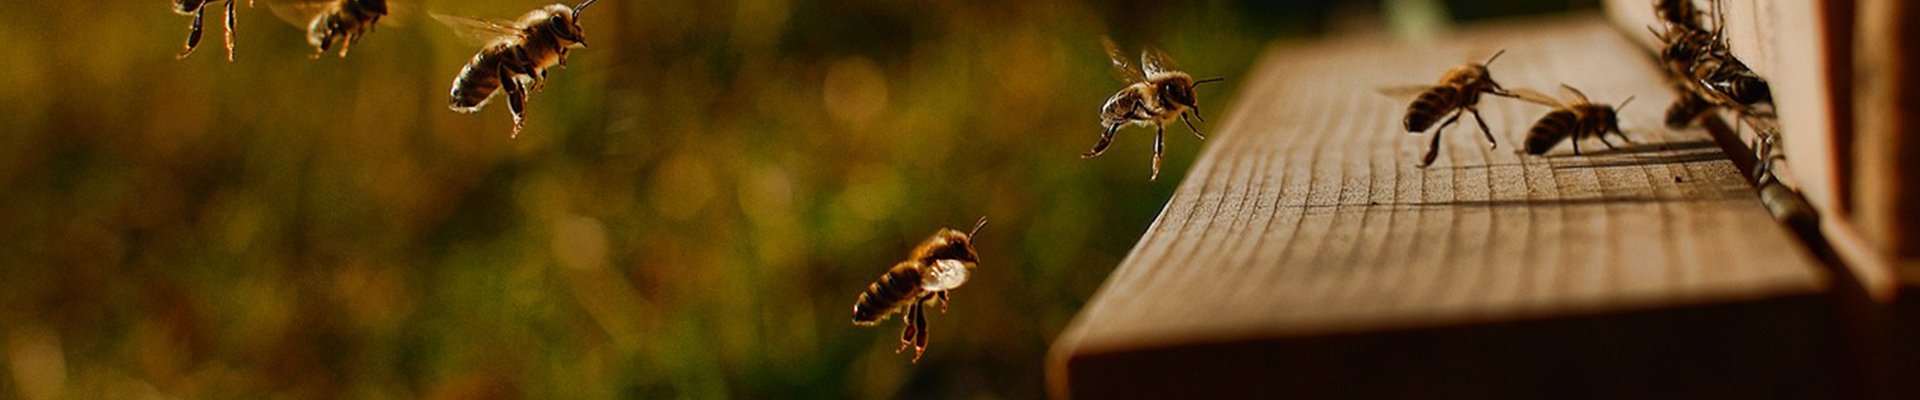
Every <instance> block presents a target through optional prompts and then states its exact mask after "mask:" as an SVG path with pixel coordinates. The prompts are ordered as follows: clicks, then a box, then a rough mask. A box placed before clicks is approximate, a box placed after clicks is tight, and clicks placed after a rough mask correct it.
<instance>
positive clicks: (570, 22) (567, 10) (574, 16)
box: [433, 0, 598, 137]
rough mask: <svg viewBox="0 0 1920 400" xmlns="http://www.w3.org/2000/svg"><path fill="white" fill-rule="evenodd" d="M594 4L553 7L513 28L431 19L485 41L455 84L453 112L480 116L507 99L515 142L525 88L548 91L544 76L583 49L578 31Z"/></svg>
mask: <svg viewBox="0 0 1920 400" xmlns="http://www.w3.org/2000/svg"><path fill="white" fill-rule="evenodd" d="M595 1H598V0H587V1H586V2H585V3H580V5H578V6H573V7H568V6H567V5H565V4H558V3H556V4H551V5H548V6H546V7H541V8H538V9H535V10H533V11H529V12H527V13H526V14H525V15H521V16H520V18H519V19H518V20H516V21H515V22H511V23H496V22H488V21H484V20H479V19H474V18H466V17H454V16H447V15H440V14H434V16H433V17H434V18H435V19H438V20H440V22H442V23H445V24H447V25H448V26H451V27H453V28H454V29H455V30H456V31H459V32H463V33H464V34H465V35H468V36H469V37H473V38H482V39H486V46H485V47H483V48H481V49H480V52H479V53H477V54H474V55H473V60H472V61H469V62H467V65H466V66H465V67H462V68H461V69H460V74H459V75H456V76H454V78H453V90H452V93H451V98H452V101H451V103H450V104H449V105H448V107H449V108H452V109H453V111H454V112H459V113H462V114H471V113H475V112H479V111H480V108H481V107H485V106H486V105H487V101H488V100H491V99H493V97H494V93H495V92H500V91H504V92H506V95H507V109H508V110H510V111H512V112H513V134H512V136H513V137H519V136H520V129H521V128H522V127H524V126H525V125H526V109H527V94H528V88H529V87H531V88H532V90H534V91H538V90H540V89H541V88H543V87H545V86H546V79H547V70H548V69H550V68H553V67H555V66H560V67H566V65H567V52H568V51H570V50H572V49H574V48H583V47H586V46H587V39H586V36H585V33H584V32H583V31H582V30H581V28H580V12H582V11H585V10H586V9H587V6H591V5H593V3H594V2H595Z"/></svg>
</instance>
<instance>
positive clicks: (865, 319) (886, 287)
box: [853, 217, 987, 363]
mask: <svg viewBox="0 0 1920 400" xmlns="http://www.w3.org/2000/svg"><path fill="white" fill-rule="evenodd" d="M986 225H987V218H986V217H980V222H978V223H975V224H974V225H973V231H970V232H966V233H961V232H960V231H958V230H954V229H949V228H941V229H940V231H939V232H935V233H934V234H933V237H932V238H928V239H927V240H926V241H925V242H921V243H920V245H919V246H918V247H915V248H914V249H913V253H911V254H909V255H908V257H907V260H906V261H901V262H900V263H899V264H894V266H893V268H892V269H889V270H887V273H886V274H884V275H880V280H878V281H875V282H874V283H873V284H872V285H868V286H867V290H866V291H865V292H861V293H860V298H859V299H858V300H856V301H854V302H853V324H854V325H858V326H874V325H877V324H879V323H880V321H884V320H886V319H887V316H889V315H893V313H896V312H903V311H904V312H905V313H906V315H903V316H901V317H900V319H901V321H902V322H905V323H906V325H907V328H906V330H904V331H901V333H900V349H898V350H894V352H895V353H898V352H900V351H902V350H906V349H907V347H908V346H912V347H913V361H914V362H916V363H917V362H920V355H921V354H925V353H926V352H927V315H926V312H925V311H924V309H925V307H926V305H927V304H928V303H938V304H939V305H940V312H942V313H944V312H947V302H948V300H950V299H951V297H949V295H948V294H947V293H948V292H949V291H952V290H953V289H954V288H957V287H960V285H961V284H964V283H967V277H968V275H969V273H970V272H972V271H973V268H974V267H976V266H977V265H978V264H979V262H980V256H979V254H978V253H976V252H974V250H973V235H974V234H977V233H980V227H983V226H986Z"/></svg>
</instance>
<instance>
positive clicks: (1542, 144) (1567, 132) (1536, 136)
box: [1527, 109, 1579, 156]
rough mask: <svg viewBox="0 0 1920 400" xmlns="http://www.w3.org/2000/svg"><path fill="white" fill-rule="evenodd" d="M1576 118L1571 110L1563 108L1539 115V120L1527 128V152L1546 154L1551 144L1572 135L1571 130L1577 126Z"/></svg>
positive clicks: (1551, 146) (1551, 147)
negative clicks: (1545, 114) (1542, 115)
mask: <svg viewBox="0 0 1920 400" xmlns="http://www.w3.org/2000/svg"><path fill="white" fill-rule="evenodd" d="M1577 119H1578V117H1577V116H1575V115H1574V113H1573V111H1572V110H1564V109H1562V110H1553V112H1549V113H1547V116H1545V117H1540V122H1535V123H1533V128H1532V129H1528V130H1527V154H1532V155H1536V156H1537V155H1541V154H1546V153H1547V150H1550V149H1553V145H1556V144H1560V140H1562V139H1566V138H1567V137H1569V136H1573V133H1574V132H1573V130H1574V129H1576V128H1578V127H1577V126H1575V125H1576V124H1575V123H1576V122H1579V121H1576V120H1577Z"/></svg>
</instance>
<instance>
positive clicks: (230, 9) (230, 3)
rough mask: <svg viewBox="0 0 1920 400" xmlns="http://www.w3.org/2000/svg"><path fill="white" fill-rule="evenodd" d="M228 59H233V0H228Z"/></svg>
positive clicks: (229, 60) (230, 60)
mask: <svg viewBox="0 0 1920 400" xmlns="http://www.w3.org/2000/svg"><path fill="white" fill-rule="evenodd" d="M227 61H228V62H232V61H233V0H227Z"/></svg>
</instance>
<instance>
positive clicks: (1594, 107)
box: [1512, 84, 1633, 156]
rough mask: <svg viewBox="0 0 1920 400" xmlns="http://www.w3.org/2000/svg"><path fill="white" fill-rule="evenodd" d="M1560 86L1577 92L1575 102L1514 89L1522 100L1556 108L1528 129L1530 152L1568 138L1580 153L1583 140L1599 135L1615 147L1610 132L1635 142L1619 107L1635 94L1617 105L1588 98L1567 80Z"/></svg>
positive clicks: (1571, 91)
mask: <svg viewBox="0 0 1920 400" xmlns="http://www.w3.org/2000/svg"><path fill="white" fill-rule="evenodd" d="M1560 89H1561V90H1563V91H1565V92H1567V93H1568V94H1571V95H1573V97H1574V102H1573V103H1572V104H1561V103H1560V101H1559V100H1554V99H1553V98H1552V97H1549V96H1547V95H1544V94H1540V93H1539V92H1535V91H1532V90H1528V89H1515V90H1514V91H1513V92H1512V93H1513V94H1514V96H1515V97H1517V98H1519V99H1521V100H1526V101H1529V102H1533V103H1537V104H1540V105H1545V106H1548V107H1553V108H1554V109H1553V111H1548V112H1547V115H1546V116H1544V117H1540V121H1538V122H1534V124H1533V128H1532V129H1528V130H1527V139H1526V142H1527V148H1526V152H1527V154H1532V155H1536V156H1537V155H1542V154H1546V153H1547V150H1551V149H1553V147H1554V146H1555V145H1558V144H1560V141H1563V140H1567V139H1572V140H1573V154H1576V155H1578V154H1580V140H1581V139H1586V138H1598V139H1600V143H1602V144H1606V145H1607V148H1614V146H1613V142H1608V141H1607V136H1606V134H1608V133H1613V134H1614V135H1615V136H1619V137H1620V139H1622V140H1626V141H1627V143H1633V139H1630V138H1628V137H1627V135H1626V133H1622V132H1621V131H1620V118H1619V114H1618V111H1619V108H1621V107H1626V106H1627V103H1631V102H1633V97H1632V96H1628V97H1627V99H1626V100H1624V101H1621V102H1620V106H1619V107H1615V106H1611V105H1606V104H1598V103H1593V102H1590V101H1588V100H1587V95H1586V94H1585V93H1581V92H1580V89H1574V88H1573V87H1572V86H1567V85H1566V84H1561V85H1560Z"/></svg>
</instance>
